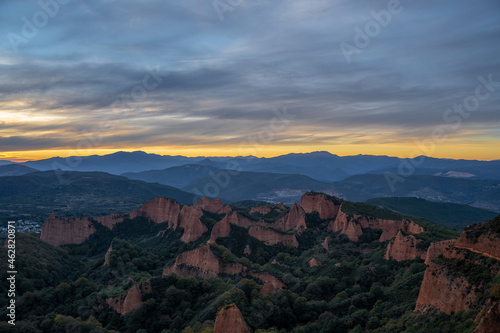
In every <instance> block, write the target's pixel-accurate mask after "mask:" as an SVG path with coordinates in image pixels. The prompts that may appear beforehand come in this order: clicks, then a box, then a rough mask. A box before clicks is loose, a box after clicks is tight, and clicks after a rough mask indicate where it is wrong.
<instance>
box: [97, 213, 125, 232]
mask: <svg viewBox="0 0 500 333" xmlns="http://www.w3.org/2000/svg"><path fill="white" fill-rule="evenodd" d="M93 219H94V221H96V222H97V223H99V224H102V225H103V226H105V227H106V228H108V229H111V230H113V228H114V227H115V225H117V224H118V223H122V222H123V221H124V220H125V215H123V214H110V215H106V216H99V217H93Z"/></svg>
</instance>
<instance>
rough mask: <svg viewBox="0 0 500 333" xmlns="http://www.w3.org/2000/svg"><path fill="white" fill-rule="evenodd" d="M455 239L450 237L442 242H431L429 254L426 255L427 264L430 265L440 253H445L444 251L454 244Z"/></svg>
mask: <svg viewBox="0 0 500 333" xmlns="http://www.w3.org/2000/svg"><path fill="white" fill-rule="evenodd" d="M454 242H455V239H448V240H444V241H440V242H435V243H431V245H429V248H428V249H427V254H426V255H425V264H426V265H430V264H431V262H432V260H433V259H434V258H436V257H437V256H438V255H439V254H440V253H444V251H445V250H446V249H447V248H448V247H450V246H451V245H453V243H454Z"/></svg>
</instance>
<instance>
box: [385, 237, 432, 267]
mask: <svg viewBox="0 0 500 333" xmlns="http://www.w3.org/2000/svg"><path fill="white" fill-rule="evenodd" d="M418 243H420V241H419V240H417V239H416V238H415V237H414V236H413V235H408V236H403V234H402V232H401V230H400V231H399V232H398V234H397V235H396V237H395V238H394V239H392V240H391V241H390V242H389V244H387V249H386V251H385V255H384V259H386V260H391V259H392V260H396V261H405V260H414V259H415V258H417V257H421V258H423V257H424V256H425V255H426V252H424V251H421V250H419V249H418V248H417V244H418Z"/></svg>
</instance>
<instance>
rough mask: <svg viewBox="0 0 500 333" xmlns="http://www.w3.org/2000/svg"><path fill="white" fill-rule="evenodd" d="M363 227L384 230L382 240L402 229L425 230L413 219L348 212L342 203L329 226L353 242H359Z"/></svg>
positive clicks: (417, 231)
mask: <svg viewBox="0 0 500 333" xmlns="http://www.w3.org/2000/svg"><path fill="white" fill-rule="evenodd" d="M362 228H365V229H378V230H382V235H380V238H379V241H380V242H385V241H387V240H390V239H392V238H394V237H396V235H397V234H398V232H399V231H400V230H401V231H403V232H406V233H412V234H419V233H422V232H425V229H424V228H423V227H421V226H419V225H418V224H416V223H415V222H412V221H396V220H387V219H380V218H376V217H371V216H362V215H357V214H354V215H351V214H347V213H345V212H344V211H343V210H342V205H340V208H339V212H338V214H337V216H336V218H335V220H332V221H331V222H330V223H329V224H328V227H327V229H328V230H331V231H340V233H341V234H344V235H346V236H347V237H348V238H349V239H350V240H352V241H353V242H357V241H358V240H359V237H361V235H362V234H363V231H362Z"/></svg>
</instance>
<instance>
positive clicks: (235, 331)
mask: <svg viewBox="0 0 500 333" xmlns="http://www.w3.org/2000/svg"><path fill="white" fill-rule="evenodd" d="M214 333H250V329H249V328H248V326H247V324H246V323H245V320H244V319H243V315H242V314H241V311H240V309H238V307H237V306H236V305H234V304H232V305H229V306H226V307H224V308H222V309H221V310H220V311H219V314H218V315H217V318H216V319H215V325H214Z"/></svg>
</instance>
